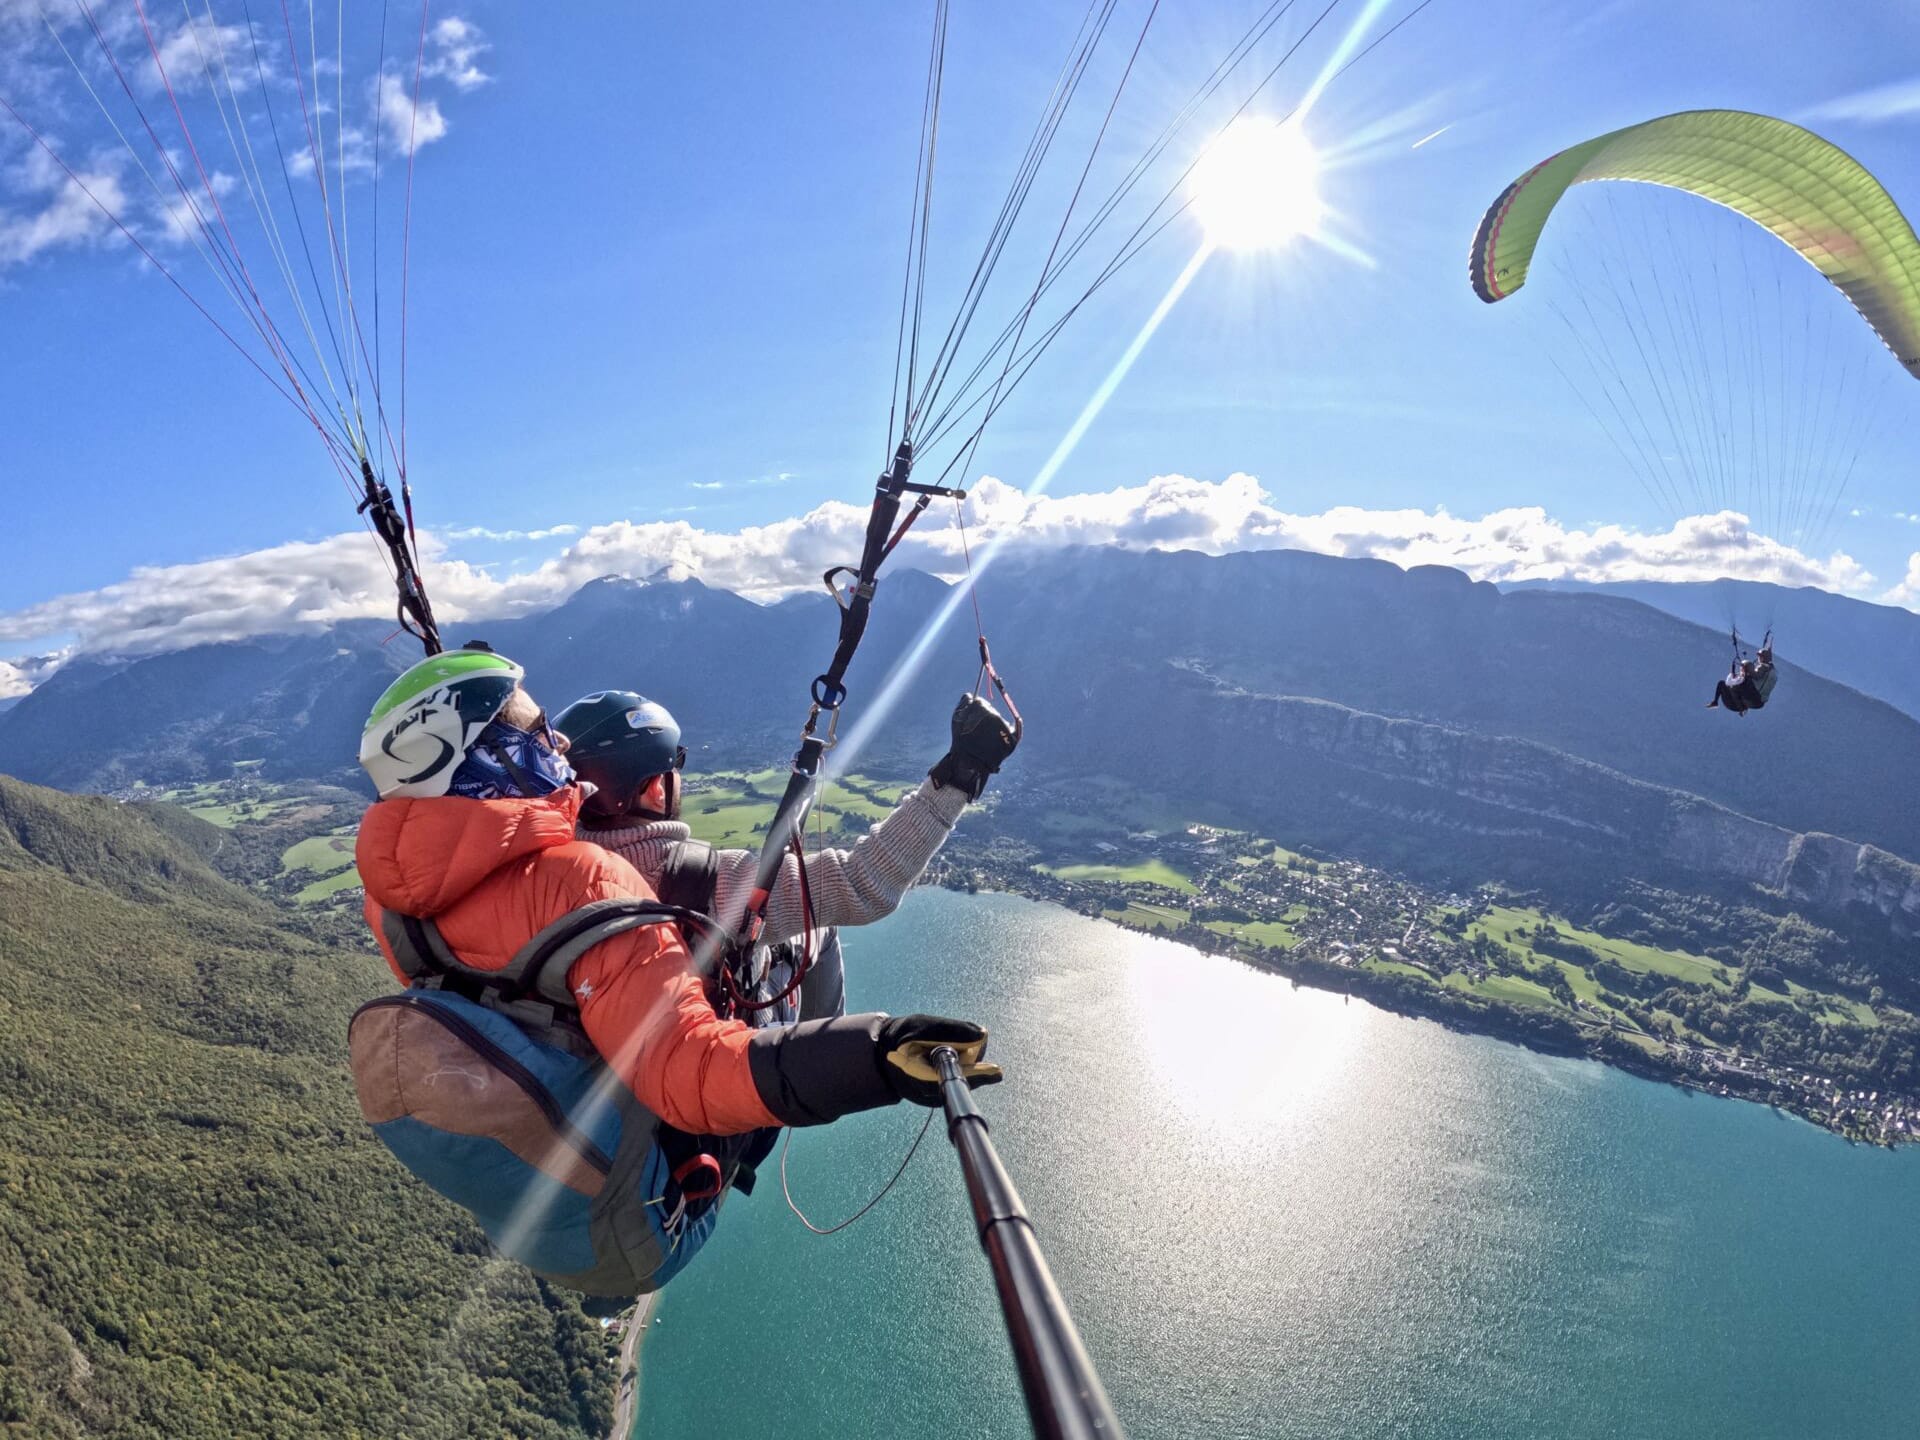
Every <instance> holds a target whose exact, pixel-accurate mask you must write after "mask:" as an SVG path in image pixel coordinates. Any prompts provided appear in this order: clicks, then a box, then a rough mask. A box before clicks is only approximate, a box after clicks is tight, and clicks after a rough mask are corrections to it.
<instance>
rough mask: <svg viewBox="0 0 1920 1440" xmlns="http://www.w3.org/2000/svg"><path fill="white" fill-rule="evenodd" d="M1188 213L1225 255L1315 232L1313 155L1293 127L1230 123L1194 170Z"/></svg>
mask: <svg viewBox="0 0 1920 1440" xmlns="http://www.w3.org/2000/svg"><path fill="white" fill-rule="evenodd" d="M1189 193H1190V194H1191V195H1192V196H1193V208H1194V213H1195V214H1196V215H1197V216H1198V217H1199V219H1200V223H1201V225H1202V226H1203V227H1204V228H1205V229H1206V232H1207V239H1208V240H1210V241H1211V242H1212V243H1213V244H1215V245H1217V246H1219V247H1221V248H1222V249H1227V250H1261V249H1266V248H1269V247H1272V246H1275V245H1283V244H1285V243H1286V242H1287V241H1289V240H1291V239H1292V238H1293V237H1294V236H1296V235H1311V234H1313V233H1314V231H1315V230H1317V229H1318V228H1319V224H1320V218H1321V216H1322V214H1324V213H1325V207H1324V206H1323V205H1322V204H1321V202H1320V157H1319V156H1318V155H1316V154H1315V153H1314V150H1313V146H1312V145H1311V144H1310V143H1308V141H1307V137H1306V135H1305V134H1304V133H1303V132H1302V131H1301V129H1300V127H1299V126H1298V125H1295V124H1282V123H1281V122H1280V121H1278V120H1269V119H1264V118H1256V117H1253V116H1247V117H1244V118H1242V119H1239V120H1235V121H1234V122H1233V123H1232V124H1231V125H1229V126H1227V128H1226V129H1225V130H1223V131H1221V132H1220V135H1219V137H1218V138H1217V139H1215V141H1214V142H1213V144H1212V145H1211V146H1209V147H1208V148H1207V151H1206V153H1205V154H1204V155H1202V156H1201V157H1200V160H1199V163H1198V164H1196V165H1195V166H1194V168H1193V175H1192V177H1191V179H1190V181H1189Z"/></svg>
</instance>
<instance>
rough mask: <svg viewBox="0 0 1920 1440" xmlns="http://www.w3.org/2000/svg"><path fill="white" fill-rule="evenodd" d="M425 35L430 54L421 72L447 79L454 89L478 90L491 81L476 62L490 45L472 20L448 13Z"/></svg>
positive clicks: (489, 76) (490, 77)
mask: <svg viewBox="0 0 1920 1440" xmlns="http://www.w3.org/2000/svg"><path fill="white" fill-rule="evenodd" d="M428 39H429V41H430V42H431V49H432V55H431V57H430V58H429V59H428V60H427V61H426V62H425V65H424V73H426V74H428V75H432V76H435V77H438V78H440V79H444V80H447V81H449V82H450V83H451V84H452V85H453V87H454V88H455V89H456V90H477V89H479V88H480V87H481V86H482V85H486V84H488V83H490V82H491V81H492V79H493V77H492V76H491V75H488V74H484V73H483V72H482V71H481V69H480V63H479V62H480V57H481V56H482V55H484V54H485V53H486V52H487V51H488V50H490V49H491V48H492V45H491V43H490V42H489V41H488V40H487V39H486V37H485V36H483V35H482V34H481V33H480V27H479V26H477V25H475V24H474V23H473V22H472V21H470V20H462V19H461V18H460V17H459V16H457V15H449V16H447V17H446V18H445V19H443V20H441V21H439V22H437V23H436V24H435V25H434V27H433V30H432V32H431V34H430V35H429V36H428Z"/></svg>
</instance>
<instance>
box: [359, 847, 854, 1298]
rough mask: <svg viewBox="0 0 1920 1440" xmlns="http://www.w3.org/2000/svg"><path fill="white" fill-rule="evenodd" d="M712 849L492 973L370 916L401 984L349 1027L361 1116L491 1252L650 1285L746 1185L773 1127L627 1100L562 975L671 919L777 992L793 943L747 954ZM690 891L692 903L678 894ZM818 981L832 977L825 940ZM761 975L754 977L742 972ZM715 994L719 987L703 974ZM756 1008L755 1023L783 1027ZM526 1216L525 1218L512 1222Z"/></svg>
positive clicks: (615, 1290) (409, 925)
mask: <svg viewBox="0 0 1920 1440" xmlns="http://www.w3.org/2000/svg"><path fill="white" fill-rule="evenodd" d="M716 875H717V866H716V864H715V860H714V856H713V850H712V847H711V846H708V845H704V844H701V843H699V842H683V843H682V844H681V845H679V846H676V847H675V851H674V854H673V855H672V856H671V857H670V859H669V863H668V865H667V867H666V872H665V874H664V875H663V877H662V886H661V888H662V892H663V893H662V898H661V899H659V900H641V899H637V898H636V899H619V900H601V901H596V902H594V903H592V904H588V905H583V906H581V907H579V908H578V909H576V910H572V911H569V912H568V913H567V914H565V915H563V916H561V917H560V918H559V919H558V920H555V921H554V922H553V923H552V924H550V925H548V926H547V927H546V928H545V929H543V930H541V931H540V933H539V934H537V935H535V936H534V937H533V938H532V939H531V940H529V941H528V942H527V943H526V944H525V945H523V946H522V947H521V948H520V950H519V951H518V952H516V953H515V955H514V956H513V958H512V959H511V960H509V961H508V963H507V964H506V966H505V967H503V968H502V969H500V970H481V969H478V968H476V967H474V966H471V965H469V964H467V963H466V962H465V961H464V960H462V959H461V958H460V957H459V956H458V955H457V954H455V953H454V951H453V949H452V948H451V947H450V946H449V945H448V944H447V942H446V939H445V937H444V936H443V935H442V934H441V933H440V930H439V927H438V926H436V925H435V924H434V923H433V921H431V920H429V919H422V918H419V917H416V916H410V915H401V914H399V913H397V912H394V911H382V912H381V915H380V926H381V933H382V936H383V937H384V938H385V940H386V942H387V945H388V948H389V949H390V950H391V952H392V954H393V957H394V961H395V963H396V964H397V965H398V966H399V968H400V970H401V972H402V973H403V974H404V975H405V976H406V977H407V980H408V989H407V990H406V991H404V992H403V993H401V994H399V995H389V996H383V997H381V998H379V999H376V1000H373V1001H370V1002H369V1003H367V1004H366V1005H363V1006H362V1007H361V1008H360V1009H359V1011H357V1012H356V1013H355V1015H354V1017H353V1020H352V1022H351V1024H350V1026H349V1043H350V1047H351V1050H352V1058H353V1071H354V1079H355V1083H356V1086H357V1087H358V1090H359V1094H360V1104H361V1109H362V1111H363V1113H364V1114H365V1115H366V1118H367V1120H368V1122H369V1123H370V1124H372V1125H373V1127H374V1130H375V1132H376V1133H377V1134H378V1135H379V1136H380V1138H381V1140H382V1141H384V1142H385V1143H386V1145H387V1146H388V1148H389V1149H390V1150H392V1151H393V1153H394V1154H395V1156H396V1157H398V1158H399V1160H400V1161H401V1163H402V1164H404V1165H406V1166H407V1167H408V1169H410V1170H412V1171H413V1172H414V1173H415V1174H416V1175H418V1176H419V1177H420V1178H421V1179H423V1180H425V1181H426V1182H427V1183H428V1184H429V1185H431V1186H432V1187H433V1188H434V1189H435V1190H437V1191H439V1192H440V1193H441V1194H442V1195H444V1196H446V1197H447V1198H448V1199H450V1200H453V1201H454V1202H455V1203H457V1204H459V1205H461V1206H463V1207H465V1208H466V1209H467V1210H469V1211H470V1212H472V1214H473V1215H474V1217H475V1219H476V1220H478V1221H479V1223H480V1225H481V1227H482V1228H483V1229H485V1230H486V1231H487V1234H488V1236H489V1238H490V1239H492V1241H493V1243H494V1245H495V1247H496V1248H497V1249H499V1250H500V1251H501V1252H502V1253H504V1254H507V1255H510V1256H511V1257H512V1258H514V1259H516V1260H519V1261H520V1262H521V1263H523V1264H525V1265H526V1266H528V1267H529V1268H530V1269H532V1270H534V1271H536V1272H538V1273H540V1274H542V1275H544V1276H546V1277H547V1278H549V1279H551V1280H554V1281H556V1282H558V1283H560V1284H563V1285H566V1286H568V1287H570V1288H572V1289H576V1290H581V1291H584V1292H586V1293H588V1294H591V1295H607V1296H624V1297H626V1298H629V1299H630V1298H631V1297H633V1296H634V1295H638V1294H644V1293H647V1292H648V1291H651V1290H655V1289H658V1288H659V1287H660V1286H662V1285H664V1284H665V1283H666V1282H667V1281H668V1280H670V1279H671V1278H672V1277H673V1276H674V1275H675V1274H677V1273H678V1272H679V1271H680V1269H681V1268H682V1267H683V1266H685V1264H686V1263H687V1261H689V1260H690V1259H692V1258H693V1256H694V1254H695V1253H697V1252H698V1250H699V1249H700V1247H701V1246H702V1245H703V1244H704V1243H705V1241H706V1239H707V1236H708V1235H709V1234H710V1233H711V1232H712V1229H713V1226H714V1224H715V1222H716V1221H717V1220H718V1218H719V1208H720V1204H721V1201H722V1199H723V1197H724V1195H725V1193H726V1192H727V1191H728V1190H730V1189H732V1190H739V1191H741V1192H742V1193H743V1194H744V1193H751V1192H752V1190H753V1186H754V1176H755V1167H757V1166H758V1165H759V1164H760V1163H761V1162H762V1161H763V1160H765V1159H766V1157H767V1155H768V1154H769V1153H771V1151H772V1149H773V1146H774V1144H775V1143H776V1141H777V1140H778V1137H779V1134H780V1132H779V1131H778V1130H776V1129H763V1130H756V1131H751V1132H749V1133H747V1134H744V1135H730V1136H709V1135H691V1134H688V1133H687V1132H685V1131H682V1130H679V1129H676V1128H675V1127H673V1126H671V1125H668V1124H666V1123H665V1122H664V1121H662V1120H660V1119H659V1118H658V1117H657V1116H655V1115H653V1114H652V1113H651V1112H650V1111H648V1110H647V1109H645V1108H644V1107H643V1106H642V1105H640V1103H639V1102H638V1101H637V1100H635V1099H634V1097H633V1096H632V1094H631V1092H629V1091H628V1089H627V1087H626V1086H625V1084H624V1083H623V1082H622V1081H621V1080H620V1079H619V1078H618V1077H617V1076H616V1075H614V1074H613V1072H612V1071H611V1069H610V1068H609V1067H608V1066H607V1064H606V1062H605V1061H604V1060H603V1059H602V1058H601V1056H600V1055H599V1053H598V1051H597V1050H596V1049H595V1048H594V1046H593V1043H592V1041H591V1040H590V1039H589V1038H588V1037H587V1034H586V1032H585V1030H584V1029H583V1028H582V1026H581V1023H580V1015H579V1007H578V1003H577V1002H576V1000H575V999H574V996H573V992H572V990H571V988H570V987H569V985H568V983H567V974H568V971H569V970H570V969H571V968H572V966H573V962H574V961H575V960H577V959H579V958H580V957H581V956H582V955H584V954H585V953H586V952H587V951H588V950H590V949H592V948H593V947H594V946H595V945H598V944H600V943H601V942H603V941H605V940H608V939H611V938H612V937H614V936H616V935H620V934H623V933H625V932H626V931H628V930H631V929H634V928H636V927H637V926H641V925H658V924H676V925H678V926H680V928H681V930H682V933H683V935H684V936H685V938H686V940H687V942H688V944H689V945H690V946H691V947H693V949H694V951H695V953H696V955H697V956H698V955H703V954H705V953H713V954H717V955H719V956H720V957H721V961H720V966H721V970H722V972H723V973H725V972H726V971H729V970H734V969H741V968H743V967H748V966H751V967H752V969H753V971H754V972H755V973H740V974H737V975H735V976H733V978H732V980H731V981H730V982H728V983H729V984H731V986H732V987H733V988H734V989H736V990H738V991H740V992H741V993H743V994H746V995H748V996H749V997H752V998H755V999H759V998H760V997H761V996H762V995H763V994H764V993H765V992H767V991H770V990H771V991H780V990H787V989H789V988H792V989H797V988H798V986H797V985H795V986H792V987H789V986H788V985H787V976H788V974H789V973H790V972H791V970H792V969H794V968H795V967H796V966H797V964H798V963H799V962H798V956H797V955H796V954H795V951H797V950H798V948H799V947H788V946H781V947H775V950H774V952H772V953H770V954H767V955H764V956H762V957H759V958H758V960H757V961H756V960H755V957H753V956H751V954H749V953H746V952H743V951H742V950H741V947H738V946H736V945H734V944H733V942H732V937H731V936H728V935H726V934H725V932H724V931H722V930H721V928H720V927H719V926H717V925H716V924H715V923H714V922H713V921H712V919H711V918H709V916H708V914H707V913H706V912H707V911H708V910H709V909H710V908H711V905H712V893H713V888H714V880H715V877H716ZM688 902H691V903H688ZM813 948H814V949H815V950H817V951H818V952H820V953H826V954H829V955H830V956H831V958H832V960H833V962H834V963H833V964H832V965H831V966H823V967H820V969H819V972H818V973H819V975H820V978H821V979H823V980H824V979H826V978H828V976H829V975H830V976H831V977H832V979H833V980H834V981H835V982H836V983H835V985H834V986H833V991H832V996H833V998H832V1000H830V1001H828V1002H827V1003H834V1002H836V1001H837V1000H838V997H839V995H840V993H841V992H840V989H839V986H838V984H837V981H838V978H839V967H838V949H837V940H836V939H835V937H833V936H832V935H831V934H829V935H827V936H826V937H824V938H823V940H822V941H821V943H820V944H819V945H818V946H816V947H813ZM756 973H757V979H756V978H755V974H756ZM710 989H711V990H712V991H713V993H714V994H715V996H716V998H717V997H718V995H719V994H720V992H721V986H720V985H718V984H711V983H710ZM797 1014H798V1006H797V1005H795V1004H792V1003H772V1004H762V1005H759V1006H758V1007H757V1009H756V1010H754V1011H753V1012H750V1013H747V1014H746V1015H744V1016H743V1018H745V1019H746V1020H747V1021H748V1023H749V1024H753V1025H755V1026H763V1025H772V1024H780V1023H786V1022H788V1021H791V1020H792V1019H794V1018H796V1016H797ZM529 1212H531V1213H532V1214H533V1215H534V1217H535V1218H534V1219H533V1220H531V1221H528V1220H526V1219H525V1218H524V1217H525V1216H526V1215H527V1214H528V1213H529Z"/></svg>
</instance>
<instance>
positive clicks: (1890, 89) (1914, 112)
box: [1800, 77, 1920, 125]
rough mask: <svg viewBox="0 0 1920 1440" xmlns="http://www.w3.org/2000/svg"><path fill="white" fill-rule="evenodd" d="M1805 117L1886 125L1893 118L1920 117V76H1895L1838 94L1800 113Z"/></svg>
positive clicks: (1802, 117)
mask: <svg viewBox="0 0 1920 1440" xmlns="http://www.w3.org/2000/svg"><path fill="white" fill-rule="evenodd" d="M1800 118H1801V119H1803V120H1853V121H1858V122H1859V123H1861V124H1863V125H1882V124H1885V123H1886V122H1887V121H1889V120H1913V119H1920V77H1914V78H1912V79H1908V80H1895V81H1894V82H1892V83H1891V84H1888V85H1876V86H1875V87H1874V88H1873V89H1871V90H1858V91H1855V92H1854V93H1853V94H1851V95H1839V96H1835V97H1834V98H1833V99H1831V100H1824V101H1822V102H1821V103H1820V104H1818V105H1815V106H1813V107H1812V108H1810V109H1808V110H1803V111H1802V112H1801V114H1800Z"/></svg>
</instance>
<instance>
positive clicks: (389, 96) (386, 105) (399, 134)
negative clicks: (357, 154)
mask: <svg viewBox="0 0 1920 1440" xmlns="http://www.w3.org/2000/svg"><path fill="white" fill-rule="evenodd" d="M374 103H375V106H376V108H377V109H378V111H379V114H380V124H381V125H383V126H385V127H386V132H387V138H388V140H390V141H391V142H392V143H393V144H394V145H395V146H397V147H398V148H399V149H400V151H401V153H402V154H405V153H406V151H407V148H408V147H409V146H411V147H412V148H413V149H414V150H418V149H419V148H420V147H421V146H422V145H431V144H432V143H433V142H434V141H436V140H440V139H443V138H445V136H446V133H447V117H446V116H444V115H442V114H441V113H440V103H439V102H438V101H437V100H434V99H432V98H431V97H429V96H425V95H422V96H421V97H420V103H419V105H418V106H416V105H415V104H414V103H413V92H412V90H411V89H410V88H409V87H408V86H407V84H406V82H405V81H403V80H402V79H401V78H400V77H399V76H398V75H395V74H392V73H388V74H385V75H382V76H381V77H380V80H379V83H378V86H377V88H376V91H375V99H374Z"/></svg>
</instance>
